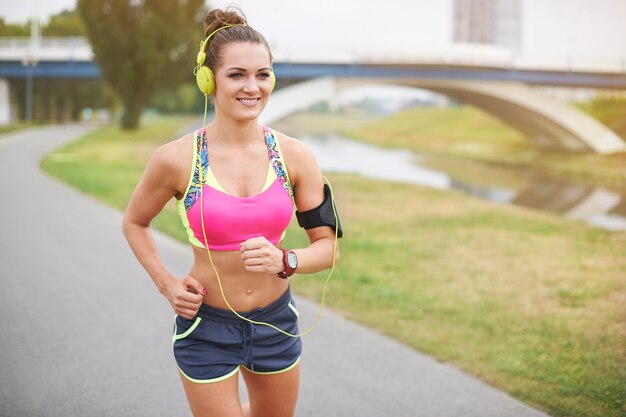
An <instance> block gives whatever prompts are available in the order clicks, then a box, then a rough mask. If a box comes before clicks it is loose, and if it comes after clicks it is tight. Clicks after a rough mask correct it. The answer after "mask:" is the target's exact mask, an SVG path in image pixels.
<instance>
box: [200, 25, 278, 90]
mask: <svg viewBox="0 0 626 417" xmlns="http://www.w3.org/2000/svg"><path fill="white" fill-rule="evenodd" d="M234 26H245V25H225V26H222V27H220V28H217V29H215V30H214V31H213V32H211V33H210V34H209V36H207V38H206V39H205V40H204V42H200V51H198V55H197V57H196V63H197V64H198V65H196V67H195V68H194V71H193V72H194V74H195V75H196V83H197V84H198V88H199V89H200V91H201V92H202V94H204V95H205V96H208V95H211V94H213V93H214V92H215V75H213V71H211V68H209V67H207V66H206V65H204V62H205V61H206V51H205V48H206V46H207V44H208V43H209V40H210V39H211V37H213V35H215V34H216V33H217V32H219V31H220V30H222V29H226V28H231V27H234ZM270 81H271V82H272V90H273V89H274V86H275V85H276V76H275V75H274V70H273V69H272V70H271V71H270Z"/></svg>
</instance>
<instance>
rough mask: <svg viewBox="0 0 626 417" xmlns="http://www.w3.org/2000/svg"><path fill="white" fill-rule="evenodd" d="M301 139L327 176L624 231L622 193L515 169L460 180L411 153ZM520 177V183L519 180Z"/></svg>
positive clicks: (625, 197)
mask: <svg viewBox="0 0 626 417" xmlns="http://www.w3.org/2000/svg"><path fill="white" fill-rule="evenodd" d="M300 138H301V139H302V140H303V141H304V142H306V143H307V144H308V145H309V146H310V147H311V149H312V150H313V152H314V153H315V154H316V156H317V158H318V161H319V163H320V167H321V169H322V170H323V171H326V172H344V173H356V174H359V175H362V176H364V177H370V178H376V179H384V180H389V181H396V182H404V183H410V184H419V185H424V186H427V187H433V188H439V189H455V190H459V191H462V192H464V193H467V194H470V195H473V196H476V197H480V198H483V199H486V200H490V201H494V202H498V203H511V204H517V205H521V206H526V207H531V208H535V209H539V210H545V211H549V212H552V213H555V214H559V215H562V216H565V217H568V218H572V219H578V220H584V221H586V222H588V223H591V224H593V225H595V226H599V227H603V228H607V229H611V230H626V191H625V192H624V193H621V194H620V193H617V192H614V191H611V190H607V189H604V188H601V187H593V186H589V185H585V184H576V183H573V182H570V181H563V180H561V179H557V178H547V177H545V176H538V175H536V174H534V173H532V172H520V171H519V170H515V171H513V170H510V171H509V172H506V171H504V170H502V169H500V170H499V171H498V175H488V178H485V177H484V175H483V177H481V178H480V179H478V178H472V179H469V178H467V177H466V176H462V175H461V178H459V175H458V173H457V174H456V175H454V176H452V175H450V174H449V173H448V172H444V170H441V169H433V168H429V167H427V166H424V165H425V164H423V163H422V159H421V158H420V157H418V156H416V154H414V153H413V152H410V151H406V150H390V149H384V148H380V147H377V146H373V145H367V144H363V143H360V142H356V141H353V140H350V139H346V138H343V137H341V136H338V135H328V136H312V135H309V136H300ZM457 171H458V170H457ZM507 176H508V178H507ZM520 176H523V177H524V178H523V179H522V180H520ZM513 183H515V184H517V185H516V186H513V185H512V184H513Z"/></svg>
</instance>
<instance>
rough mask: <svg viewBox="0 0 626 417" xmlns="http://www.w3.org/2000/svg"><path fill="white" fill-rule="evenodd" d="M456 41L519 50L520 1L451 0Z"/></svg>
mask: <svg viewBox="0 0 626 417" xmlns="http://www.w3.org/2000/svg"><path fill="white" fill-rule="evenodd" d="M453 13H454V17H453V20H454V22H453V30H454V36H453V40H454V41H455V42H467V43H484V44H491V45H499V46H503V47H506V48H509V49H511V50H513V51H515V52H517V51H519V50H520V49H521V38H522V36H521V35H522V33H521V32H522V19H521V15H522V0H454V12H453Z"/></svg>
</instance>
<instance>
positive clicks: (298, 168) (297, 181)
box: [274, 131, 322, 190]
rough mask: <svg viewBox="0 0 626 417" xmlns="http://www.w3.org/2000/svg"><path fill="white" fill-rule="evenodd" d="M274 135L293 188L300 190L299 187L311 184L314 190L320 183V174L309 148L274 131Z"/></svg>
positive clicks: (297, 140)
mask: <svg viewBox="0 0 626 417" xmlns="http://www.w3.org/2000/svg"><path fill="white" fill-rule="evenodd" d="M274 133H275V134H276V139H277V140H278V142H279V143H280V149H281V151H282V154H283V157H284V159H285V164H287V169H288V171H289V179H290V181H291V182H292V184H293V185H294V188H295V189H296V190H297V189H302V188H303V187H301V186H304V185H305V184H306V183H311V184H313V187H314V189H316V187H317V185H319V184H321V183H322V173H321V171H320V168H319V165H318V163H317V159H316V158H315V154H314V153H313V151H312V150H311V148H310V147H309V146H308V145H307V144H306V143H304V142H302V141H301V140H299V139H296V138H293V137H290V136H288V135H286V134H284V133H282V132H277V131H274ZM304 188H306V187H304ZM319 189H321V187H320V188H319Z"/></svg>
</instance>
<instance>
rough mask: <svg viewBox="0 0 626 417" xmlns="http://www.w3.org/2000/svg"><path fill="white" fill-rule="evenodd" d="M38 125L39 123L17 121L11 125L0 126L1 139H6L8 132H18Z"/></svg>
mask: <svg viewBox="0 0 626 417" xmlns="http://www.w3.org/2000/svg"><path fill="white" fill-rule="evenodd" d="M33 126H37V123H31V124H29V123H26V122H17V123H11V124H10V125H3V126H0V139H4V138H5V137H6V136H5V135H6V134H7V133H13V132H17V131H18V130H22V129H26V128H28V127H33Z"/></svg>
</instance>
